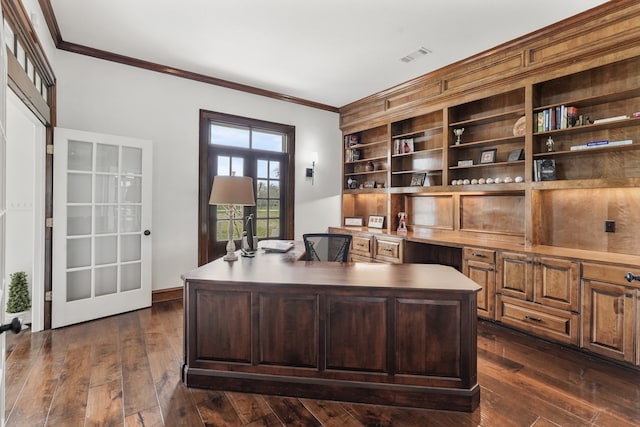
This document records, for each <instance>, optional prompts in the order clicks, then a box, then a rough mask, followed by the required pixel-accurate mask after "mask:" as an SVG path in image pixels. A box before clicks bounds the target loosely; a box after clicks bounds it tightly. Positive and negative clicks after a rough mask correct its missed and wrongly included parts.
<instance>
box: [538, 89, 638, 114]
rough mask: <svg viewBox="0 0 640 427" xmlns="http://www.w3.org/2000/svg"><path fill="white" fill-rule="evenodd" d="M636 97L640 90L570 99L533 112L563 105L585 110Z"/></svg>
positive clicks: (541, 107) (540, 107) (544, 106)
mask: <svg viewBox="0 0 640 427" xmlns="http://www.w3.org/2000/svg"><path fill="white" fill-rule="evenodd" d="M636 97H640V88H633V89H629V90H622V91H620V92H611V93H607V94H604V95H595V96H589V97H585V98H575V99H568V100H566V101H564V102H562V103H554V104H549V105H543V106H539V107H535V108H534V109H533V112H534V113H538V112H540V111H544V110H547V109H549V108H555V107H560V106H562V105H566V106H571V107H577V108H584V107H590V106H593V105H598V104H605V103H610V102H617V101H622V100H625V99H629V98H636Z"/></svg>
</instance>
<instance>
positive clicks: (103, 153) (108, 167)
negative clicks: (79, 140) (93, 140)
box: [96, 144, 118, 173]
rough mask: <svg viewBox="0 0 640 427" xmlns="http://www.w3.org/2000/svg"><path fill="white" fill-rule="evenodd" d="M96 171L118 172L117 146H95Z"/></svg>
mask: <svg viewBox="0 0 640 427" xmlns="http://www.w3.org/2000/svg"><path fill="white" fill-rule="evenodd" d="M96 171H98V172H111V173H116V172H118V146H117V145H107V144H97V145H96Z"/></svg>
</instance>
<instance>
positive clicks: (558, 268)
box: [533, 258, 580, 311]
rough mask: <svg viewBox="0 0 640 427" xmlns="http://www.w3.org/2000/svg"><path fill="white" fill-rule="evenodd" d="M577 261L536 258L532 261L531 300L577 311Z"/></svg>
mask: <svg viewBox="0 0 640 427" xmlns="http://www.w3.org/2000/svg"><path fill="white" fill-rule="evenodd" d="M579 270H580V269H579V267H578V263H576V262H572V261H568V260H563V259H554V258H538V259H537V261H536V262H535V263H534V269H533V271H534V280H533V283H534V288H535V289H534V296H533V301H534V302H537V303H540V304H543V305H546V306H549V307H555V308H560V309H562V310H569V311H578V309H579V304H578V277H579Z"/></svg>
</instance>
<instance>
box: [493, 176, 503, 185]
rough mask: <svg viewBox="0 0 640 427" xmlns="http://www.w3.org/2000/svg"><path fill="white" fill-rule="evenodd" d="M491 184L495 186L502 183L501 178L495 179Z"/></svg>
mask: <svg viewBox="0 0 640 427" xmlns="http://www.w3.org/2000/svg"><path fill="white" fill-rule="evenodd" d="M493 182H494V183H496V184H500V183H501V182H502V178H500V177H497V178H496V179H494V180H493Z"/></svg>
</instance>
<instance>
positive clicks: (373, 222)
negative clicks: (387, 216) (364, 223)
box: [368, 215, 384, 228]
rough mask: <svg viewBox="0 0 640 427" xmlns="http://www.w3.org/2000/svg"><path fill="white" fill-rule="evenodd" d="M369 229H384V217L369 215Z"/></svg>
mask: <svg viewBox="0 0 640 427" xmlns="http://www.w3.org/2000/svg"><path fill="white" fill-rule="evenodd" d="M368 227H369V228H382V227H384V216H380V215H369V225H368Z"/></svg>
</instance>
